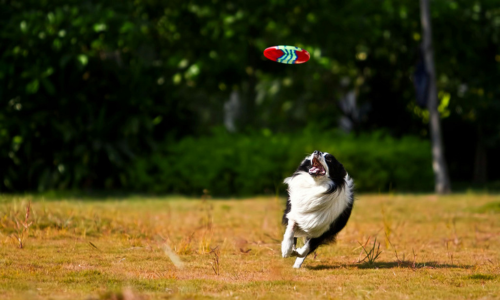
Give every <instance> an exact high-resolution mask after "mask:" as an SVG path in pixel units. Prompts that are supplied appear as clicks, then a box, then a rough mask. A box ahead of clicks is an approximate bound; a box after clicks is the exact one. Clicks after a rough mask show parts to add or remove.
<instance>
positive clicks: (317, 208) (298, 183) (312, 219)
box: [281, 151, 354, 268]
mask: <svg viewBox="0 0 500 300" xmlns="http://www.w3.org/2000/svg"><path fill="white" fill-rule="evenodd" d="M285 183H286V184H288V195H289V196H288V201H287V205H286V209H285V214H284V215H283V225H286V231H285V235H284V236H283V242H282V243H281V253H282V255H283V257H289V256H297V260H296V261H295V264H294V265H293V267H294V268H300V266H301V265H302V263H303V262H304V260H305V259H306V256H307V255H308V254H310V253H312V252H314V250H316V248H318V246H319V245H321V244H324V243H327V242H331V241H334V240H335V236H336V235H337V233H339V231H340V230H342V228H344V226H345V225H346V223H347V220H349V217H350V216H351V210H352V206H353V202H354V193H353V187H354V184H353V181H352V179H351V178H350V177H349V175H348V174H347V172H346V170H345V169H344V166H343V165H342V164H341V163H339V162H338V161H337V159H335V157H334V156H333V155H331V154H329V153H326V152H325V153H322V152H320V151H314V152H313V154H311V155H310V156H308V157H306V158H305V159H304V160H303V161H302V163H301V164H300V166H299V168H298V169H297V171H295V173H294V174H293V175H292V176H291V177H288V178H286V179H285ZM297 237H303V238H304V246H302V247H301V248H299V249H296V248H295V245H296V244H297Z"/></svg>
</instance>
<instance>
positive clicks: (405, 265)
mask: <svg viewBox="0 0 500 300" xmlns="http://www.w3.org/2000/svg"><path fill="white" fill-rule="evenodd" d="M472 267H473V266H471V265H457V264H441V263H438V262H435V261H429V262H420V263H415V264H413V263H412V262H397V261H392V262H385V261H381V262H374V263H367V262H364V263H353V264H340V265H316V266H305V268H306V269H308V270H316V271H319V270H336V269H344V268H357V269H395V268H400V269H413V270H415V269H425V268H427V269H453V268H458V269H470V268H472Z"/></svg>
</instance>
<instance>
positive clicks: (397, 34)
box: [0, 0, 500, 191]
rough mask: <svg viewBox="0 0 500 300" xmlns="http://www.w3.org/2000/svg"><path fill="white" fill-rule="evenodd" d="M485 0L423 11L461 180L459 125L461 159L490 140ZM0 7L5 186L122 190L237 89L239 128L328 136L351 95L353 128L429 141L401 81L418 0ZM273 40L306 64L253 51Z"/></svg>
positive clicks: (494, 142) (493, 23) (216, 113)
mask: <svg viewBox="0 0 500 300" xmlns="http://www.w3.org/2000/svg"><path fill="white" fill-rule="evenodd" d="M496 2H497V1H494V0H481V1H472V2H470V1H465V0H450V1H448V0H446V1H445V0H435V1H433V2H432V16H433V22H434V38H435V48H436V69H437V72H438V78H439V81H438V88H439V90H440V94H439V96H440V99H441V105H440V111H441V113H442V117H443V118H444V119H443V121H444V128H445V132H444V136H445V141H446V147H447V154H448V156H449V157H451V171H452V178H453V176H456V178H460V179H462V177H463V179H467V175H464V174H470V173H471V172H470V171H471V168H472V167H471V166H472V165H473V158H470V159H469V160H470V161H469V162H468V163H466V164H463V163H462V162H461V161H462V158H461V157H459V156H457V155H454V151H451V150H450V149H455V147H457V146H458V145H462V144H463V141H462V139H463V137H460V136H459V134H457V132H456V129H457V128H461V130H462V131H463V132H467V133H470V135H469V136H468V137H467V140H468V141H470V142H469V143H468V144H466V145H465V148H464V149H465V150H464V151H466V152H467V151H468V152H467V153H469V152H470V153H471V155H470V157H473V156H474V151H475V150H474V149H475V144H476V141H475V139H476V135H477V133H478V132H480V135H481V136H482V137H484V138H483V140H484V143H483V144H484V146H483V147H484V149H486V150H485V151H486V152H488V151H489V152H492V151H496V150H497V149H498V147H499V144H500V141H499V138H500V136H499V133H498V132H500V130H499V129H500V127H499V126H500V122H499V121H498V118H496V115H497V114H498V112H499V110H500V105H499V96H500V95H499V93H500V90H499V87H498V85H497V84H496V78H498V75H499V71H500V69H499V68H500V63H499V62H500V50H499V41H498V36H499V30H500V11H499V9H498V5H497V3H496ZM0 5H1V6H0V166H1V168H0V180H1V182H0V190H11V191H12V190H34V189H38V190H44V189H53V188H85V187H88V188H119V187H121V188H130V187H133V185H132V184H131V182H130V179H131V177H130V170H131V166H132V165H133V163H134V162H135V161H136V160H137V159H143V158H147V157H148V156H150V155H155V154H156V153H158V151H159V150H158V149H166V148H168V147H167V146H168V145H175V143H177V141H179V139H181V138H183V137H186V136H191V135H195V136H199V135H205V134H207V133H209V132H211V128H213V127H214V126H220V125H221V124H223V120H224V103H225V102H226V101H227V100H228V99H229V98H230V95H231V94H232V93H236V94H237V95H238V97H239V99H240V106H241V107H240V113H239V115H238V118H237V128H238V130H239V131H240V133H245V132H253V131H255V130H256V129H258V130H270V131H272V132H278V133H279V132H297V131H298V130H302V128H304V127H306V126H309V125H311V124H315V126H317V127H318V128H332V127H337V125H338V122H339V118H340V117H341V116H342V115H345V114H346V113H345V112H342V110H341V109H340V108H339V99H342V98H344V97H345V96H346V94H348V93H354V94H355V95H356V99H357V101H358V108H359V111H358V112H357V115H355V116H354V115H348V116H347V117H349V118H351V120H352V121H353V124H354V130H355V131H356V132H358V133H359V132H363V131H366V130H373V129H380V128H384V129H386V130H388V131H389V132H390V133H391V134H393V135H395V136H402V135H404V134H407V133H411V134H415V135H420V136H422V137H424V138H425V137H426V124H425V122H426V111H425V110H422V109H420V108H419V107H418V106H416V105H415V104H414V92H413V84H412V81H411V77H412V74H413V71H414V65H415V63H416V60H417V54H418V47H419V43H420V25H419V24H420V21H419V8H418V2H416V1H409V0H404V1H395V0H376V1H361V0H350V1H346V0H342V1H326V0H316V1H282V0H271V1H262V0H256V1H252V2H248V1H241V0H235V1H220V0H212V1H200V0H189V1H179V0H173V1H159V0H135V1H128V2H123V3H122V2H117V1H111V0H104V1H91V0H86V1H75V0H72V1H59V0H55V1H48V0H38V1H34V0H23V1H20V0H0ZM280 44H290V45H296V46H299V47H303V48H305V49H307V50H308V51H309V52H310V53H311V54H312V58H311V60H310V62H308V63H307V64H304V65H301V66H286V65H280V64H276V63H271V62H269V61H267V60H265V58H264V57H263V55H262V50H263V49H265V48H266V47H269V46H272V45H280ZM344 117H345V116H344ZM447 137H448V138H447ZM165 145H167V146H165ZM228 146H230V145H228ZM489 152H488V153H489ZM490 157H491V155H490ZM490 161H494V158H491V160H490ZM455 162H456V163H455ZM464 166H465V167H464ZM454 174H455V175H454ZM461 176H462V177H461ZM492 176H499V174H492ZM490 177H491V176H490Z"/></svg>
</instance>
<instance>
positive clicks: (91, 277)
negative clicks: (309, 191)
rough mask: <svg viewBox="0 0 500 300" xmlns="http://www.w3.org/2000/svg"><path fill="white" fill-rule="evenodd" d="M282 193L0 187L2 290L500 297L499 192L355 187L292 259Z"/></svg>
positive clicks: (20, 294) (122, 295) (38, 295)
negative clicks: (193, 194)
mask: <svg viewBox="0 0 500 300" xmlns="http://www.w3.org/2000/svg"><path fill="white" fill-rule="evenodd" d="M30 202H31V206H30V207H31V208H30V212H29V216H28V218H26V208H27V206H28V205H29V203H30ZM283 202H284V199H276V198H272V197H270V198H252V199H242V200H214V199H205V200H201V199H185V198H179V197H177V198H176V197H167V198H142V197H126V198H124V199H95V200H90V199H80V200H79V199H67V200H47V199H45V200H44V199H42V198H39V197H29V196H22V197H20V196H5V195H4V196H0V242H1V243H0V299H127V300H130V299H206V298H230V299H255V298H268V299H271V298H272V299H291V298H292V299H323V298H325V299H326V298H333V299H337V298H342V299H372V298H373V299H431V298H432V299H479V298H482V299H490V298H500V264H499V263H500V196H498V195H475V194H463V195H460V194H459V195H453V196H446V197H437V196H433V195H418V196H415V195H359V196H358V197H357V200H356V203H355V209H354V211H353V214H352V217H351V219H350V221H349V223H348V224H347V227H346V228H345V229H344V231H342V233H341V234H340V235H339V238H338V241H337V243H336V244H333V245H328V246H323V247H322V248H320V249H319V251H317V255H315V256H311V257H309V258H307V259H306V261H305V263H304V265H303V268H302V269H299V270H295V269H292V265H293V262H294V259H293V258H287V259H284V258H281V256H280V239H281V237H282V234H283V228H282V226H281V225H280V218H281V211H282V206H283ZM375 239H376V244H375V246H376V247H373V246H374V242H375ZM21 243H22V248H20V244H21ZM379 243H380V248H378V245H379ZM378 249H379V250H378ZM372 250H373V251H372ZM377 250H378V252H380V255H379V256H378V257H377V258H375V256H376V253H378V252H377ZM365 251H366V252H368V254H370V255H369V257H366V256H367V255H366V252H365ZM370 251H371V253H370ZM373 260H374V261H373Z"/></svg>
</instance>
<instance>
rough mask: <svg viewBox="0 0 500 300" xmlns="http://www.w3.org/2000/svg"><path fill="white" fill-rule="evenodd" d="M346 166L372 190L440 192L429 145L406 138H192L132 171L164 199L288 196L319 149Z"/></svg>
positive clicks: (139, 185)
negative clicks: (297, 173) (295, 176)
mask: <svg viewBox="0 0 500 300" xmlns="http://www.w3.org/2000/svg"><path fill="white" fill-rule="evenodd" d="M316 149H317V150H320V151H323V152H329V153H331V154H333V155H334V156H335V157H337V159H338V160H339V161H340V162H342V163H343V164H344V166H345V168H346V169H347V171H348V173H349V174H350V176H351V177H352V178H354V180H355V184H356V189H357V190H358V191H365V192H382V191H395V190H397V191H422V190H430V189H432V186H433V174H432V165H431V151H430V144H429V142H428V141H425V140H421V139H419V138H416V137H412V136H406V137H403V138H400V139H396V138H393V137H390V136H388V135H386V134H384V133H382V132H375V133H371V134H361V135H353V134H343V133H341V132H338V131H332V132H320V131H308V132H304V133H301V134H271V133H270V132H267V131H264V132H263V133H254V134H246V135H243V134H229V133H226V132H223V131H216V132H214V134H212V135H211V136H205V137H200V138H192V137H190V138H185V139H183V140H181V141H180V142H178V143H176V144H170V145H168V146H165V147H164V149H162V151H158V152H157V153H156V154H154V155H152V156H150V157H147V158H141V159H137V160H136V161H135V162H134V164H133V167H132V168H130V170H131V171H130V172H131V173H130V174H129V178H130V179H131V182H130V183H131V186H132V187H133V188H134V189H137V190H140V191H150V192H157V193H182V194H189V195H196V194H201V193H202V191H203V190H204V189H207V190H209V191H210V193H212V194H213V195H218V196H228V195H234V196H245V195H254V194H269V193H276V192H277V191H281V192H283V191H284V190H285V189H286V186H285V185H283V184H282V182H283V179H284V178H285V177H287V176H289V175H290V174H292V173H293V171H294V170H295V169H296V168H297V166H298V164H299V163H300V161H301V160H302V159H303V158H304V157H305V156H306V155H308V154H310V153H312V151H314V150H316Z"/></svg>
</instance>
